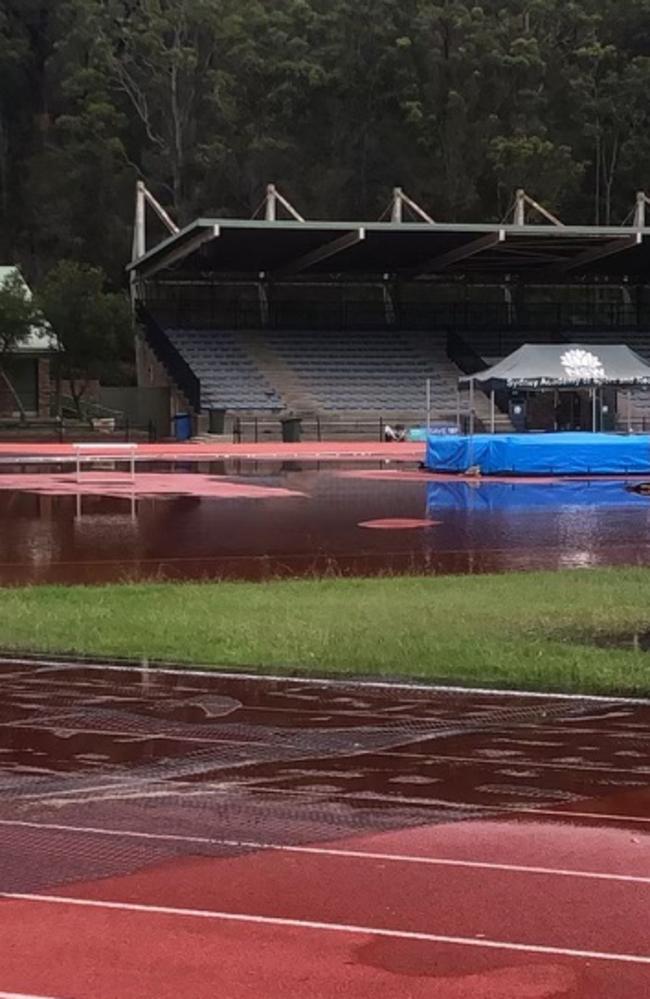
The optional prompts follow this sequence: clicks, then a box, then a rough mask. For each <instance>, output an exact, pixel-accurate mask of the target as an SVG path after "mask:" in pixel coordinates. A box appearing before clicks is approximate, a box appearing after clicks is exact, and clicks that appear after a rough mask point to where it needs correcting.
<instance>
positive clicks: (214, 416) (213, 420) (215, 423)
mask: <svg viewBox="0 0 650 999" xmlns="http://www.w3.org/2000/svg"><path fill="white" fill-rule="evenodd" d="M225 428H226V411H225V409H211V410H209V412H208V433H210V434H223V433H225Z"/></svg>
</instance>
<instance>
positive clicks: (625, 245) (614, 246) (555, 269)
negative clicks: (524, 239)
mask: <svg viewBox="0 0 650 999" xmlns="http://www.w3.org/2000/svg"><path fill="white" fill-rule="evenodd" d="M642 242H643V235H642V234H641V233H640V232H635V233H634V234H633V235H632V236H617V237H616V238H615V239H609V240H607V242H606V243H601V244H600V246H594V247H592V249H590V250H585V251H584V253H579V254H578V256H577V257H573V258H570V259H569V260H564V261H562V263H558V264H552V265H551V266H550V268H549V273H553V274H564V273H566V272H567V271H574V270H576V269H577V268H579V267H584V266H586V265H587V264H593V263H595V262H596V261H597V260H604V259H605V258H606V257H612V256H614V254H616V253H623V251H624V250H631V249H633V248H634V247H635V246H640V245H641V243H642Z"/></svg>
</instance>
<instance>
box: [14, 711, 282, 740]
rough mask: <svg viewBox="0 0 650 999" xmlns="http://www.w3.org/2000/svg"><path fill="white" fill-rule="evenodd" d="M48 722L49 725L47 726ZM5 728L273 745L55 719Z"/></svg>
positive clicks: (140, 738) (20, 722) (134, 738)
mask: <svg viewBox="0 0 650 999" xmlns="http://www.w3.org/2000/svg"><path fill="white" fill-rule="evenodd" d="M46 722H47V724H45V723H46ZM3 727H4V728H19V729H25V730H27V731H29V730H32V729H34V730H36V731H39V732H66V733H68V734H70V735H104V736H114V735H119V736H127V737H129V738H131V739H133V740H134V741H144V740H149V739H167V740H168V741H169V742H198V743H200V745H202V746H270V745H271V743H270V742H268V741H265V740H264V739H217V738H214V737H210V736H209V735H207V734H206V735H205V736H198V735H176V734H175V733H169V732H164V731H159V732H130V731H129V730H128V729H117V728H77V727H76V726H75V727H72V726H70V725H60V724H59V723H58V722H57V721H56V719H55V718H50V719H49V720H48V719H47V718H45V719H43V721H29V720H28V719H26V718H24V719H22V720H21V721H13V722H4V723H3Z"/></svg>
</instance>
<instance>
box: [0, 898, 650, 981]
mask: <svg viewBox="0 0 650 999" xmlns="http://www.w3.org/2000/svg"><path fill="white" fill-rule="evenodd" d="M0 898H3V899H5V900H7V901H16V902H32V903H34V904H44V905H61V906H71V907H79V908H88V909H107V910H112V911H114V912H115V911H116V912H133V913H142V914H144V915H154V916H175V917H180V918H185V919H205V920H214V921H216V922H230V923H247V924H250V925H258V926H277V927H285V928H290V929H299V930H316V931H319V932H328V933H347V934H350V935H357V936H374V937H388V938H390V939H393V940H418V941H421V942H424V943H436V944H447V945H451V946H459V947H475V948H479V949H483V950H505V951H515V952H519V953H524V954H552V955H554V956H557V957H572V958H580V959H583V960H591V961H610V962H616V963H623V964H642V965H650V955H646V954H619V953H614V952H609V951H597V950H580V949H574V948H569V947H550V946H546V945H544V944H534V943H531V944H526V943H520V942H518V941H514V940H491V939H488V938H485V937H480V938H479V937H462V936H449V935H447V934H443V933H421V932H418V931H416V930H398V929H389V928H387V927H378V926H360V925H358V924H356V923H327V922H320V921H317V920H311V919H290V918H287V917H284V916H262V915H258V914H256V913H245V912H221V911H219V910H216V909H190V908H187V909H185V908H179V907H176V906H171V905H144V904H141V903H136V902H121V901H117V900H111V901H109V900H99V899H87V898H69V897H66V896H64V895H36V894H29V893H24V892H0Z"/></svg>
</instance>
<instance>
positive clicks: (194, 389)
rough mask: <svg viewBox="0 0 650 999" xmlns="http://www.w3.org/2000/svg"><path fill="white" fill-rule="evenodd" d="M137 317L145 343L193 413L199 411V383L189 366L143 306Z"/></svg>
mask: <svg viewBox="0 0 650 999" xmlns="http://www.w3.org/2000/svg"><path fill="white" fill-rule="evenodd" d="M138 319H139V321H140V323H141V326H142V328H143V330H144V333H145V337H146V340H147V343H148V344H149V346H150V347H151V349H152V350H153V352H154V354H155V355H156V357H157V358H158V360H159V361H160V362H161V363H162V364H163V365H164V366H165V367H166V368H167V371H168V373H169V375H170V376H171V378H173V380H174V381H175V382H176V384H177V385H178V387H179V389H180V390H181V392H183V394H184V395H185V397H186V399H187V401H188V403H189V404H190V406H191V407H192V408H193V410H194V412H195V413H200V411H201V383H200V381H199V379H198V378H197V377H196V375H195V374H194V372H193V371H192V369H191V367H190V366H189V364H188V363H187V361H186V360H185V358H184V357H183V356H182V354H181V353H180V351H178V350H177V349H176V347H175V346H174V345H173V343H172V342H171V340H170V339H169V337H167V336H166V335H165V333H164V331H163V330H162V329H161V327H160V326H159V325H158V323H157V322H156V321H155V319H154V318H153V316H152V315H151V314H150V313H149V312H148V310H147V309H145V308H144V306H142V305H139V306H138Z"/></svg>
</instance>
